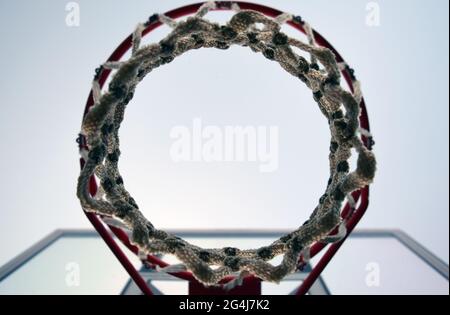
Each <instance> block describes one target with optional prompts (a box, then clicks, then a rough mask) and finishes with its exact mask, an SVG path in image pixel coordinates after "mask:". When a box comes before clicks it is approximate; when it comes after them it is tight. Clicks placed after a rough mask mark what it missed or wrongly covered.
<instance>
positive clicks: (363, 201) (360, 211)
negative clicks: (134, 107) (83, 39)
mask: <svg viewBox="0 0 450 315" xmlns="http://www.w3.org/2000/svg"><path fill="white" fill-rule="evenodd" d="M232 3H236V4H237V5H239V7H240V8H241V9H243V10H254V11H257V12H260V13H262V14H264V15H266V16H269V17H276V16H278V15H280V14H282V13H283V12H282V11H279V10H277V9H273V8H270V7H267V6H264V5H259V4H255V3H248V2H242V1H216V4H217V8H216V9H215V10H216V11H219V10H231V4H232ZM202 4H203V2H202V3H195V4H191V5H187V6H183V7H180V8H177V9H174V10H171V11H168V12H166V13H165V15H166V16H168V17H170V18H172V19H177V18H180V17H183V16H186V15H190V14H194V13H195V12H197V10H198V9H199V8H200V6H201V5H202ZM287 24H288V25H290V26H292V27H293V28H295V29H297V30H299V31H300V32H302V33H305V30H304V28H303V27H302V25H301V24H298V23H295V22H293V21H288V22H287ZM161 25H162V23H161V22H159V21H155V22H153V23H150V24H149V25H148V26H147V27H146V28H145V30H143V32H142V36H143V37H144V36H145V35H147V34H148V33H150V32H152V31H153V30H155V29H156V28H158V27H159V26H161ZM314 37H315V40H316V43H317V44H318V45H320V46H322V47H326V48H328V49H330V50H331V51H333V53H334V54H335V56H336V61H337V62H339V63H340V62H344V59H343V58H342V56H341V55H340V54H339V53H338V52H337V51H336V49H334V47H333V46H332V45H331V44H330V43H329V42H328V41H327V40H326V39H325V38H324V37H322V36H321V35H320V34H319V33H317V32H316V31H314ZM131 45H132V35H129V36H128V37H127V38H126V39H125V40H124V41H123V42H122V43H121V44H120V45H119V46H118V47H117V48H116V50H115V51H114V52H113V53H112V54H111V56H110V57H109V58H108V60H107V61H119V60H120V59H121V58H122V57H123V55H124V54H125V53H126V52H127V51H128V50H129V49H130V48H131ZM350 71H351V70H350V69H349V68H347V69H344V70H343V71H342V75H343V77H344V79H345V81H346V83H347V85H348V86H349V88H350V90H351V91H353V82H352V73H351V72H350ZM110 74H111V70H110V69H103V71H101V73H100V77H99V84H100V87H103V85H104V84H105V82H106V80H107V78H108V77H109V75H110ZM93 105H94V99H93V93H92V90H91V91H90V93H89V96H88V99H87V103H86V107H85V111H84V115H83V118H84V116H85V115H86V114H87V112H88V110H89V108H90V107H91V106H93ZM360 108H361V115H360V126H361V128H364V129H366V130H368V131H369V130H370V126H369V119H368V115H367V109H366V105H365V102H364V99H362V100H361V103H360ZM362 140H363V142H364V144H365V146H366V147H367V148H369V149H371V146H372V142H371V139H367V138H366V137H364V136H362ZM79 146H80V148H83V149H87V148H86V145H85V141H83V139H80V141H79ZM80 162H81V163H80V164H81V167H83V165H84V160H83V159H82V158H81V159H80ZM89 190H90V193H91V195H92V196H94V195H95V193H96V192H97V183H96V180H95V178H94V177H92V178H91V180H90V184H89ZM352 196H353V198H354V199H355V202H356V203H358V202H359V206H358V207H357V209H355V210H354V211H353V212H352V209H351V206H350V204H349V203H346V205H345V206H344V208H343V210H342V212H341V216H342V217H343V218H347V225H346V227H347V234H346V236H345V237H344V239H342V240H341V241H339V242H337V243H334V244H331V245H330V246H329V248H328V249H327V251H326V252H325V253H324V255H323V256H322V257H321V259H320V260H319V262H318V263H317V265H315V266H314V268H312V271H311V272H310V273H309V275H308V276H307V277H306V279H305V280H304V281H303V283H302V284H301V285H300V286H299V288H298V289H297V290H296V291H295V294H296V295H304V294H306V293H307V292H308V291H309V289H310V288H311V286H312V285H313V284H314V282H315V281H316V280H317V278H318V277H319V276H320V274H321V272H322V271H323V270H324V269H325V267H326V266H327V265H328V263H329V262H330V260H331V259H332V258H333V257H334V255H335V254H336V252H337V251H338V250H339V248H340V247H341V246H342V244H343V243H344V242H345V240H346V239H347V237H348V235H349V234H350V233H351V232H352V231H353V229H354V228H355V226H356V225H357V224H358V222H359V221H360V220H361V218H362V217H363V215H364V213H365V212H366V210H367V207H368V204H369V187H364V188H362V189H360V190H358V191H355V192H353V193H352ZM85 214H86V216H87V218H88V219H89V221H90V222H91V224H92V225H93V226H94V228H95V229H96V230H97V232H98V233H99V234H100V236H101V237H102V238H103V240H104V241H105V243H106V244H107V245H108V247H109V248H110V249H111V251H112V252H113V253H114V255H115V256H116V258H117V259H118V260H119V262H120V263H121V264H122V266H123V267H124V268H125V270H126V271H127V272H128V274H129V275H130V277H131V278H132V279H133V281H134V282H135V283H136V285H137V286H138V287H139V289H140V290H141V291H142V292H143V293H144V294H146V295H153V292H152V291H151V289H150V288H149V287H148V285H147V283H146V282H145V280H144V279H143V277H142V276H141V275H140V274H139V272H138V271H137V270H136V268H134V266H133V264H132V263H131V262H130V260H129V259H128V257H127V255H126V254H125V253H124V252H123V251H122V250H121V248H120V247H119V246H118V244H117V242H116V240H115V239H114V237H113V235H115V236H116V237H117V238H118V239H119V240H120V241H121V242H122V243H123V244H124V245H125V246H126V247H127V248H128V249H129V250H130V251H131V252H133V253H134V254H138V249H137V247H136V246H134V245H132V244H131V242H130V240H129V237H128V235H127V233H126V232H125V231H123V230H121V229H119V228H117V227H114V226H109V225H106V224H105V223H103V221H102V220H101V218H100V217H99V216H97V215H95V214H94V213H88V212H85ZM105 225H106V226H108V227H109V229H110V231H111V232H112V233H110V232H109V231H108V230H107V229H106V226H105ZM333 233H334V231H333V232H332V233H330V234H333ZM326 246H327V244H324V243H315V244H313V245H312V246H311V250H310V256H311V258H312V257H314V256H315V255H317V254H318V253H319V252H320V251H322V250H323V249H324V248H325V247H326ZM147 262H149V263H150V264H152V265H157V266H159V267H166V266H168V265H169V264H167V263H166V262H164V261H163V260H161V259H159V258H157V257H155V256H153V255H148V256H147ZM299 263H300V264H301V263H302V260H301V259H300V261H299ZM170 274H171V275H173V276H176V277H178V278H180V279H183V280H187V281H189V282H190V283H191V284H193V285H192V286H193V287H195V288H199V287H201V286H202V285H201V284H200V283H199V282H198V281H197V280H196V279H195V278H194V276H193V275H192V273H190V272H176V273H170ZM248 278H254V279H255V280H257V281H260V280H259V279H258V278H256V277H253V276H251V277H248ZM232 279H233V277H226V278H224V279H223V280H222V281H221V282H220V283H221V284H224V283H227V282H229V281H231V280H232ZM250 283H252V286H254V284H255V282H254V281H250ZM244 285H245V282H244ZM259 290H260V288H259ZM217 293H218V292H217ZM259 293H260V291H259Z"/></svg>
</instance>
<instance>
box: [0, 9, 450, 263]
mask: <svg viewBox="0 0 450 315" xmlns="http://www.w3.org/2000/svg"><path fill="white" fill-rule="evenodd" d="M68 3H69V1H60V0H58V1H55V0H51V1H50V0H40V1H30V0H28V1H25V0H17V1H11V0H10V1H6V0H0V34H1V38H2V44H1V47H2V49H1V51H0V67H1V69H2V75H1V76H0V91H1V93H0V140H1V144H2V148H3V150H2V154H1V156H0V161H1V163H0V174H1V179H2V180H1V181H0V198H1V200H2V205H1V207H0V213H1V215H2V219H1V220H0V238H1V239H2V242H1V243H0V244H1V245H0V248H1V251H0V265H2V264H3V263H5V262H7V261H8V260H9V259H11V258H12V257H14V256H15V255H17V254H18V253H20V252H21V251H23V250H24V249H26V248H27V247H29V246H30V245H32V244H34V243H35V242H37V241H38V240H39V239H41V238H42V237H44V236H45V235H47V234H49V233H50V232H52V231H53V230H55V229H58V228H90V225H89V223H88V222H87V220H86V218H85V217H84V215H83V213H82V210H81V208H80V205H79V202H78V200H77V198H76V195H75V187H76V181H77V177H78V174H79V165H78V159H79V155H78V150H77V146H76V143H75V138H76V137H77V134H78V132H79V130H80V125H81V117H82V113H83V109H84V106H85V102H86V98H87V95H88V92H89V89H90V85H91V80H92V77H93V74H94V69H95V68H96V67H97V66H98V65H99V64H101V63H102V62H103V61H105V60H106V58H107V57H108V56H109V54H110V53H111V52H112V51H113V50H114V49H115V47H116V46H117V45H118V44H119V43H120V42H121V41H122V40H123V39H124V38H125V37H126V36H127V35H128V34H130V33H131V32H132V31H133V30H134V28H135V26H136V25H137V23H138V22H143V21H145V20H146V19H147V18H148V16H150V15H151V14H153V13H154V12H165V11H168V10H170V9H173V8H176V7H178V6H181V5H184V4H188V3H190V2H188V1H181V0H180V1H175V0H171V1H143V0H136V1H133V2H132V3H129V2H124V1H118V0H98V1H75V3H76V4H78V6H79V17H80V19H79V25H71V23H67V15H68V14H69V13H70V10H69V11H67V10H66V9H67V8H69V9H70V6H69V7H67V4H68ZM258 3H261V4H266V5H269V6H273V7H275V8H278V9H280V10H283V11H286V12H292V13H295V14H298V15H301V16H302V17H303V18H304V19H305V20H306V21H308V22H309V23H310V24H311V25H312V26H313V27H314V28H315V29H316V30H317V31H318V32H320V33H321V34H322V35H323V36H324V37H325V38H327V39H328V40H329V41H330V42H331V43H332V44H333V46H334V47H335V48H336V49H337V50H338V51H339V52H340V53H341V55H342V56H343V57H344V58H345V60H346V61H347V62H348V63H349V64H350V65H351V66H352V67H353V68H354V69H355V70H356V75H357V77H358V78H359V79H360V80H361V82H362V89H363V94H364V97H365V100H366V103H367V107H368V111H369V118H370V122H371V127H372V133H373V135H374V139H375V141H376V145H375V148H374V152H375V154H376V156H377V159H378V171H377V174H376V178H375V182H374V184H373V186H372V188H371V196H370V207H369V210H368V212H367V215H366V216H365V217H364V218H363V220H362V221H361V224H360V225H359V226H358V227H360V228H395V229H401V230H403V231H405V232H406V233H408V234H409V235H411V236H412V237H413V238H415V239H416V240H417V241H419V242H420V243H422V244H423V245H424V246H426V247H427V248H428V249H430V250H431V251H432V252H433V253H435V254H437V255H438V256H439V257H440V258H441V259H443V260H445V261H446V262H447V263H448V255H449V253H448V248H449V237H448V235H449V215H448V214H449V193H448V191H449V169H448V165H449V139H448V136H449V122H448V116H449V90H448V85H449V82H448V81H449V79H448V68H449V67H448V66H449V65H448V62H449V61H448V60H449V44H448V35H449V34H448V19H449V17H448V2H447V1H443V0H433V1H427V2H425V1H418V0H413V1H411V0H408V1H406V0H396V1H387V0H379V1H371V2H369V1H362V0H347V1H345V2H344V1H340V2H339V3H338V2H337V1H331V0H329V1H326V0H314V1H312V0H308V1H307V0H304V1H287V0H285V1H281V0H279V1H269V0H258ZM374 5H375V7H376V8H378V9H379V10H378V9H377V10H378V11H377V12H375V13H377V14H378V15H377V16H378V17H379V20H378V19H376V20H375V22H374V20H373V19H370V17H371V16H370V14H374V11H373V10H374V9H373V8H374ZM208 17H210V18H211V19H213V20H217V21H221V22H224V21H226V19H227V18H229V17H230V14H223V13H213V14H211V15H210V16H208ZM368 17H369V21H368ZM168 30H169V29H168V27H162V28H160V29H158V31H157V32H155V33H152V34H151V35H150V36H148V38H146V39H145V42H146V43H150V42H154V41H158V40H159V39H160V38H162V36H164V34H167V32H168ZM286 32H287V33H288V34H289V35H292V36H298V34H297V33H296V32H295V31H294V30H290V29H286ZM198 121H201V123H202V124H203V126H213V127H214V128H215V130H216V131H217V130H219V131H221V132H225V128H226V126H241V127H245V126H250V127H252V128H254V129H255V130H258V127H262V129H261V130H265V131H267V130H269V129H270V128H271V127H272V130H276V132H277V133H278V134H277V135H276V137H275V139H276V146H275V147H273V148H274V150H275V151H274V152H275V153H276V154H275V155H272V156H271V157H272V161H274V160H273V159H276V160H277V163H276V167H275V169H272V171H270V172H262V171H261V167H260V166H261V164H263V163H261V161H259V160H258V159H256V161H252V160H250V161H247V160H244V161H215V162H208V161H205V159H204V157H203V158H201V159H200V160H199V161H178V162H176V161H175V160H174V158H173V155H171V148H172V146H173V144H174V138H173V137H171V132H174V128H181V129H182V130H190V131H193V130H194V129H195V127H194V125H195V123H196V122H198ZM264 128H266V129H264ZM181 129H179V130H181ZM258 135H259V133H258ZM121 139H122V140H121V148H122V157H121V164H120V167H121V172H122V174H123V176H124V180H125V184H126V185H127V188H128V190H129V191H130V192H131V193H132V195H133V196H134V197H135V199H136V200H137V201H138V204H139V205H140V208H141V209H142V210H143V211H144V213H145V215H146V216H147V217H148V218H149V219H150V220H151V221H152V222H153V223H154V224H155V225H156V226H157V227H161V228H191V229H192V228H213V229H217V228H244V229H246V228H253V229H256V228H265V229H267V228H274V229H275V228H276V229H278V228H289V229H295V228H296V227H297V226H298V225H300V224H301V223H302V222H303V221H304V220H305V219H306V218H307V217H308V216H309V214H310V212H311V210H312V209H313V208H314V206H315V205H316V203H317V201H318V199H319V198H320V196H321V195H322V193H323V190H324V188H325V187H326V182H327V179H328V174H327V173H328V165H327V163H328V161H327V154H328V153H327V152H328V142H329V134H328V129H327V124H326V121H325V120H324V119H323V117H322V116H321V114H320V111H319V110H318V108H317V106H316V105H315V103H314V101H313V100H312V97H311V93H310V91H309V90H308V89H307V88H305V87H304V86H302V85H301V84H300V82H299V81H298V80H296V79H295V78H293V77H290V76H289V75H288V74H287V73H285V72H284V71H282V70H281V69H280V67H279V66H278V65H277V64H275V63H270V62H268V61H267V60H266V59H264V58H263V57H262V56H261V55H255V54H254V53H252V52H251V51H250V50H249V49H246V48H242V47H232V48H231V49H230V50H227V51H226V52H224V51H218V50H211V49H202V50H199V51H195V52H190V53H188V54H186V55H184V56H182V57H180V58H177V59H176V60H175V61H174V62H172V63H171V64H169V65H166V66H164V67H161V68H159V69H156V70H155V71H154V72H152V73H151V74H150V75H148V76H147V77H146V78H145V80H144V81H143V82H142V83H141V84H140V85H139V86H138V88H137V91H136V95H135V97H134V99H133V100H132V102H131V103H130V105H129V106H128V108H127V113H126V116H125V122H124V124H123V127H122V131H121ZM393 254H395V253H393Z"/></svg>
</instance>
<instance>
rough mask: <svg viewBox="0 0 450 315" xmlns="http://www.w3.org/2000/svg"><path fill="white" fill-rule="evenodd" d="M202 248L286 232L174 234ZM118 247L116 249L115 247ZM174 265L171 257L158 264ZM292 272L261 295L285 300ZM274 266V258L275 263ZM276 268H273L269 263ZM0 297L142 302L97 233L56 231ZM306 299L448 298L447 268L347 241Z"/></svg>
mask: <svg viewBox="0 0 450 315" xmlns="http://www.w3.org/2000/svg"><path fill="white" fill-rule="evenodd" d="M172 232H174V233H175V234H177V235H179V236H181V237H183V238H185V239H186V240H188V241H190V242H192V243H194V244H198V245H201V246H204V247H221V246H225V245H226V246H236V247H239V248H253V247H259V246H262V245H265V244H268V243H270V242H271V241H272V240H274V239H276V238H277V237H278V236H280V235H281V234H284V233H285V232H286V231H172ZM121 246H122V245H121ZM123 250H124V251H125V252H126V253H128V254H129V257H130V260H131V261H132V262H133V264H134V266H135V267H136V268H137V269H140V270H141V273H142V275H143V276H144V278H145V279H146V280H147V282H148V284H149V286H150V287H151V289H152V290H153V292H155V293H157V294H188V293H189V289H188V283H187V282H186V281H183V280H179V279H177V278H174V277H172V276H170V275H168V274H166V273H161V272H157V271H153V270H149V269H146V268H143V267H142V264H141V262H140V260H139V259H138V258H137V257H136V256H135V255H134V254H132V253H130V252H128V251H127V249H126V248H125V247H123ZM162 258H163V259H164V260H166V261H168V262H170V263H176V260H175V259H174V258H173V257H169V256H168V257H162ZM319 258H320V254H319V255H318V256H317V257H315V258H313V259H312V261H311V262H310V264H311V266H308V268H306V269H305V270H304V271H299V272H296V273H294V274H292V275H290V276H289V277H287V278H286V279H285V280H283V281H282V282H281V283H280V284H272V283H266V282H263V283H262V287H261V291H262V294H290V293H291V292H292V291H293V290H294V289H295V288H297V287H298V286H299V284H300V283H301V281H302V279H304V278H305V276H306V275H307V272H308V271H309V270H310V267H313V266H314V264H315V263H317V261H318V259H319ZM278 259H280V258H278ZM273 262H274V263H276V262H277V261H276V260H274V261H273ZM0 294H140V291H139V289H138V288H137V287H136V285H135V284H134V282H133V281H131V280H130V277H129V275H128V274H127V272H126V271H125V270H124V269H123V268H122V266H121V265H120V263H119V262H118V261H117V259H116V258H115V257H114V255H113V254H112V252H111V251H110V250H109V248H108V247H107V246H106V244H105V243H104V242H103V240H102V239H101V238H100V236H98V234H97V233H96V232H95V231H73V230H59V231H56V232H54V233H52V234H51V235H49V236H48V237H46V238H45V239H43V240H42V241H40V242H39V243H37V244H36V245H35V246H33V247H31V248H30V249H29V250H27V251H25V252H24V253H23V254H21V255H19V256H18V257H16V258H14V259H13V260H12V261H10V262H9V263H7V264H6V265H5V266H3V267H1V268H0ZM309 294H446V295H447V294H449V284H448V265H447V264H445V263H444V262H442V261H441V260H439V259H438V258H437V257H436V256H434V255H433V254H431V253H430V252H429V251H428V250H426V249H425V248H424V247H423V246H421V245H420V244H418V243H417V242H415V241H414V240H412V239H411V238H410V237H409V236H407V235H406V234H404V233H402V232H400V231H387V230H360V231H355V232H353V233H352V234H351V236H350V237H349V238H348V240H347V241H346V242H345V243H344V245H343V246H342V247H341V249H340V250H339V252H338V253H337V254H336V256H335V257H334V259H333V260H332V261H331V262H330V264H329V265H328V267H327V268H326V269H325V270H324V272H323V273H322V275H321V277H320V278H319V279H318V280H317V281H316V283H315V284H314V286H313V287H312V288H311V290H310V292H309Z"/></svg>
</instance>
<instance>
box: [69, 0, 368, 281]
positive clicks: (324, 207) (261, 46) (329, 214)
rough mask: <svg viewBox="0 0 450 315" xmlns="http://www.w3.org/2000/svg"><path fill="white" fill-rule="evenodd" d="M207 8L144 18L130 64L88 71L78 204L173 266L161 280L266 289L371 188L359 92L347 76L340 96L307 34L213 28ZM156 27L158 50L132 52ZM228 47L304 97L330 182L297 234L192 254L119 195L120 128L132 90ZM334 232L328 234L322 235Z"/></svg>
mask: <svg viewBox="0 0 450 315" xmlns="http://www.w3.org/2000/svg"><path fill="white" fill-rule="evenodd" d="M211 9H214V4H213V3H207V4H205V5H203V6H201V7H200V9H199V10H198V11H197V13H196V14H195V15H194V16H191V17H188V18H187V19H185V20H183V21H175V20H172V19H171V18H169V17H167V16H165V15H154V16H152V17H151V18H150V19H149V21H147V22H146V23H145V24H139V25H138V26H137V28H136V30H135V32H134V33H133V45H132V55H131V57H130V58H129V59H128V60H126V61H120V62H106V63H104V64H103V65H102V66H101V67H100V68H98V69H97V71H96V76H95V77H94V81H93V89H92V91H93V97H94V106H92V107H91V108H90V110H89V111H88V112H87V114H86V116H85V118H84V120H83V123H82V130H81V135H82V136H83V137H84V138H85V139H86V149H83V150H82V152H81V153H82V156H83V158H84V161H85V164H84V167H83V168H82V170H81V173H80V176H79V179H78V186H77V196H78V198H79V200H80V202H81V205H82V207H83V209H84V211H87V212H93V213H96V214H98V215H101V216H104V217H108V218H111V219H112V221H110V222H116V223H120V226H122V227H125V228H126V229H128V230H129V231H130V236H131V241H132V243H133V244H135V245H136V246H137V247H138V248H139V250H140V252H141V253H142V254H145V255H147V254H157V253H162V254H172V255H174V256H176V257H177V258H178V259H179V260H180V261H181V264H180V265H177V266H175V267H173V266H172V267H168V268H166V270H165V271H168V272H169V271H174V270H175V269H176V270H189V271H191V272H192V274H193V275H194V277H195V278H196V279H198V280H199V281H200V282H202V283H204V284H207V285H214V284H217V283H218V282H219V281H220V280H221V279H223V278H224V277H225V276H227V275H230V274H233V273H236V272H239V277H237V279H242V278H243V277H245V276H246V275H249V274H253V275H255V276H257V277H259V278H261V279H263V280H266V281H271V282H279V281H280V280H281V279H283V277H285V276H286V275H287V274H289V273H292V272H294V271H295V270H296V268H297V266H298V261H299V257H300V256H302V257H303V260H305V259H307V257H308V256H309V249H310V247H311V245H312V244H313V243H315V242H318V241H320V242H326V243H327V242H336V241H339V240H341V239H342V238H343V237H345V235H346V229H345V223H346V222H345V218H344V219H342V218H341V215H340V210H341V207H342V203H343V201H344V200H345V199H346V198H347V200H348V201H349V203H350V204H351V205H352V203H353V206H354V201H353V198H352V196H351V193H352V192H353V191H355V190H357V189H360V188H363V187H365V186H366V185H368V184H370V183H371V182H372V180H373V178H374V174H375V168H376V162H375V157H374V155H373V153H372V152H371V151H370V150H369V149H368V148H366V146H365V145H364V144H363V142H362V141H361V139H360V136H361V135H363V136H370V134H369V133H368V131H367V130H364V129H361V128H359V115H360V106H359V104H360V102H361V98H362V96H361V91H360V88H359V83H358V82H357V81H356V79H355V78H354V76H353V77H352V80H353V86H354V91H353V93H351V92H349V91H346V90H345V89H344V88H342V87H341V84H340V79H341V70H342V68H343V67H346V65H342V64H338V63H337V62H336V58H335V56H334V54H333V52H332V51H331V50H329V49H328V48H324V47H319V46H317V45H316V43H315V40H314V33H313V31H312V29H311V28H310V27H309V25H308V24H307V23H306V22H304V21H303V20H302V19H300V18H298V17H294V16H292V15H289V14H281V15H280V16H278V17H276V18H275V19H272V18H269V17H266V16H264V15H262V14H260V13H258V12H256V11H251V10H239V8H235V9H236V11H237V13H235V14H234V15H233V16H232V18H231V19H230V20H229V22H228V23H226V24H225V25H219V24H217V23H214V22H211V21H208V20H207V19H205V18H204V16H205V15H206V14H207V13H208V12H209V11H210V10H211ZM155 21H160V22H162V23H165V24H167V25H169V26H170V27H172V31H171V32H170V33H169V34H168V35H167V36H166V37H165V38H163V39H162V40H161V41H160V42H158V43H153V44H150V45H145V46H142V47H141V36H142V31H143V30H144V29H145V27H146V26H148V25H149V23H154V22H155ZM286 21H293V22H295V23H299V24H301V25H302V27H303V28H304V29H305V31H306V34H307V37H308V43H304V42H302V41H300V40H298V39H295V38H291V37H289V36H287V35H286V34H284V33H283V32H282V31H281V25H282V24H283V23H285V22H286ZM232 45H240V46H244V47H249V48H250V49H251V50H252V51H253V52H255V53H262V54H263V55H264V56H265V57H266V58H267V59H269V60H271V61H274V62H278V63H279V64H280V66H281V67H282V68H283V69H284V70H286V71H287V72H288V73H289V74H291V75H293V76H294V77H296V78H298V79H300V81H301V82H303V83H304V84H305V85H306V86H307V87H308V88H309V89H311V91H312V94H313V98H314V100H315V101H316V102H317V104H318V107H319V109H320V111H321V112H322V114H323V115H324V116H325V118H326V119H327V121H328V123H329V129H330V133H331V141H330V153H329V168H330V178H329V181H328V185H327V187H326V189H325V192H324V194H323V196H322V197H321V198H320V200H319V203H318V205H317V206H316V208H315V209H314V211H313V212H312V214H311V215H310V217H309V219H308V220H307V221H306V222H304V223H303V224H302V225H301V226H300V227H299V228H297V229H296V230H294V231H292V232H291V233H289V234H286V235H283V236H282V237H280V238H279V239H277V240H275V241H274V242H273V243H271V244H269V245H267V246H264V247H261V248H257V249H238V248H234V247H225V248H200V247H198V246H195V245H193V244H190V243H188V242H187V241H185V240H183V239H181V238H179V237H177V236H176V235H172V234H170V233H167V232H165V231H162V230H159V229H157V228H155V227H154V226H153V224H152V223H151V222H150V221H149V220H147V219H146V218H145V217H144V215H143V214H142V212H141V211H140V210H139V207H138V205H137V203H136V202H135V200H134V199H133V198H132V196H131V195H130V193H129V192H128V191H127V190H126V188H125V185H124V181H123V179H122V176H121V174H120V172H119V167H118V163H119V157H120V147H119V128H120V125H121V123H122V121H123V118H124V113H125V108H126V106H127V104H128V103H129V102H130V100H131V99H132V98H133V93H134V91H135V89H136V86H137V84H138V83H139V82H140V81H141V80H142V79H143V78H144V77H145V76H146V75H147V74H149V73H150V72H151V71H152V70H153V69H155V68H157V67H159V66H161V65H164V64H167V63H169V62H171V61H172V60H173V59H174V58H176V57H178V56H181V55H182V54H184V53H185V52H187V51H190V50H193V49H199V48H218V49H227V48H229V47H230V46H232ZM294 47H296V48H297V49H300V50H302V51H303V52H306V53H308V54H309V55H310V59H309V61H308V60H307V59H306V58H304V57H302V56H301V55H299V54H297V53H296V52H295V49H294ZM105 69H112V70H114V71H115V73H114V76H113V78H112V80H111V81H110V83H109V86H108V88H107V90H105V91H104V92H102V91H101V89H100V85H99V76H100V73H101V72H102V71H103V70H105ZM352 149H353V150H355V152H356V154H357V166H356V169H354V170H350V166H349V162H348V161H349V159H350V157H351V155H352ZM92 176H96V177H97V178H98V179H99V181H100V187H99V190H98V192H97V194H96V195H95V196H92V195H91V194H90V192H89V180H90V178H91V177H92ZM335 229H337V233H336V234H334V235H330V232H331V231H333V230H335ZM279 255H283V258H282V261H281V263H280V264H279V265H272V264H271V263H269V261H270V260H271V259H273V258H274V257H276V256H279Z"/></svg>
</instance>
